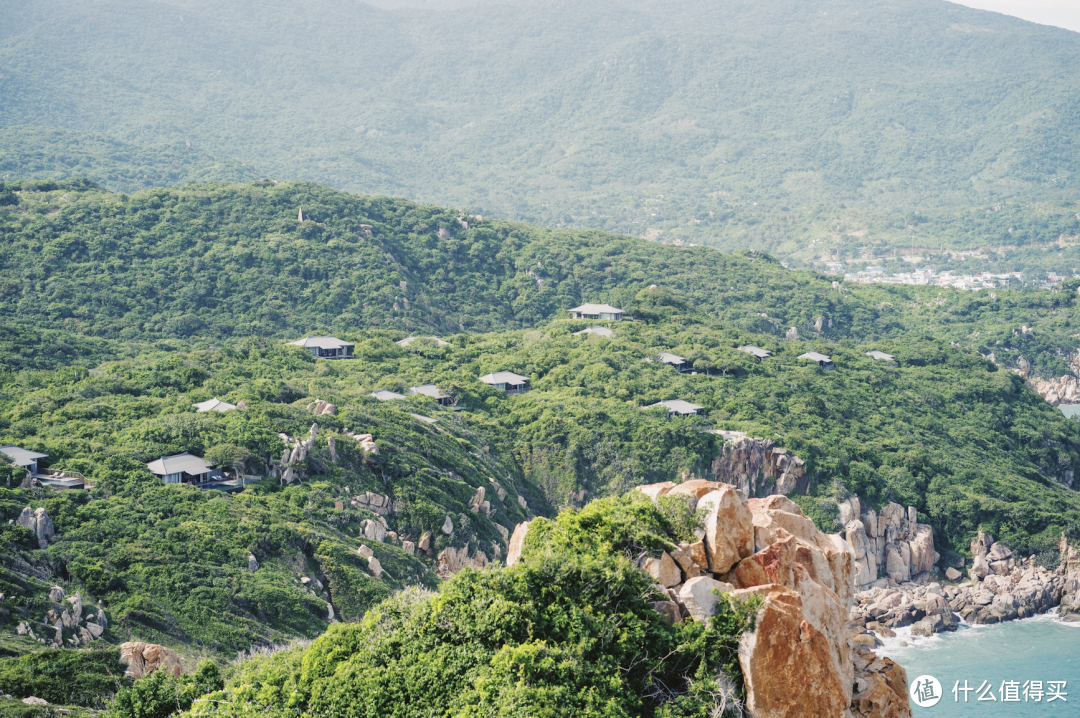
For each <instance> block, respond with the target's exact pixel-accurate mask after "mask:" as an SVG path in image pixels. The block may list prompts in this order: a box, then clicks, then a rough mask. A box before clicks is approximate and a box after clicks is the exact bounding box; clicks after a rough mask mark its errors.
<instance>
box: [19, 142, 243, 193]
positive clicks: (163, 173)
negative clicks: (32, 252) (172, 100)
mask: <svg viewBox="0 0 1080 718" xmlns="http://www.w3.org/2000/svg"><path fill="white" fill-rule="evenodd" d="M0 177H5V178H9V179H10V178H12V177H17V178H34V179H41V180H63V179H68V178H71V177H89V178H90V179H92V180H94V181H96V182H99V183H101V184H102V185H104V186H106V187H108V188H109V189H112V190H114V191H116V192H134V191H136V190H140V189H149V188H150V187H162V186H167V185H182V184H187V183H189V182H250V181H251V180H256V179H259V174H258V173H257V172H256V171H255V170H253V169H251V168H249V167H245V166H243V165H241V164H240V163H239V162H234V161H232V160H224V161H219V160H216V159H214V158H213V157H210V156H209V155H207V154H206V153H205V152H200V151H199V150H196V149H193V148H192V147H191V146H190V143H187V142H183V141H177V142H173V143H167V144H162V145H155V146H142V145H135V144H131V143H128V142H121V141H119V140H117V139H115V138H112V137H107V136H102V135H87V134H83V133H80V132H69V131H62V130H52V129H42V128H37V127H4V128H2V129H0Z"/></svg>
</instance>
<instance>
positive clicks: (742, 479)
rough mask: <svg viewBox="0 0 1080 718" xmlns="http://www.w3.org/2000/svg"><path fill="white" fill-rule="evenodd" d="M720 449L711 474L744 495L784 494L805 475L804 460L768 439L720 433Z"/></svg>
mask: <svg viewBox="0 0 1080 718" xmlns="http://www.w3.org/2000/svg"><path fill="white" fill-rule="evenodd" d="M723 435H724V437H725V441H724V446H723V449H722V451H721V453H720V455H719V456H718V457H716V459H714V460H713V463H712V467H711V470H712V475H713V477H714V478H715V479H716V480H717V481H719V482H722V483H726V484H730V485H732V486H734V487H735V488H737V489H738V490H739V491H742V492H743V493H744V494H746V495H747V496H768V495H770V494H781V495H784V496H787V495H788V494H790V493H791V492H793V491H795V489H796V488H798V486H799V482H800V481H802V479H803V476H804V475H805V467H806V463H805V462H804V461H803V460H802V459H800V458H799V457H797V456H795V455H794V454H792V453H791V452H790V451H788V450H787V449H782V448H780V447H778V446H776V442H774V441H772V440H771V439H756V438H753V437H748V436H745V435H742V434H739V433H738V432H731V433H729V434H723Z"/></svg>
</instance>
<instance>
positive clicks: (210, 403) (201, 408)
mask: <svg viewBox="0 0 1080 718" xmlns="http://www.w3.org/2000/svg"><path fill="white" fill-rule="evenodd" d="M192 406H194V407H195V411H196V412H198V413H202V412H205V411H230V410H232V409H235V408H236V404H230V403H229V402H227V401H222V400H221V399H218V398H217V397H216V396H215V397H214V398H213V399H209V400H207V401H202V402H199V403H198V404H192Z"/></svg>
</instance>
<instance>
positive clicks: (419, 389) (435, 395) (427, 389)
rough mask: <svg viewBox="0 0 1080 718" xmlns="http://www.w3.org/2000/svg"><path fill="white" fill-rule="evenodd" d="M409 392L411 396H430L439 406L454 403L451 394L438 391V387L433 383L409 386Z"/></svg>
mask: <svg viewBox="0 0 1080 718" xmlns="http://www.w3.org/2000/svg"><path fill="white" fill-rule="evenodd" d="M409 394H410V395H411V396H416V395H417V394H419V395H421V396H430V397H431V398H432V399H434V400H435V401H436V402H438V403H439V404H440V405H441V406H450V405H451V404H453V403H454V398H453V397H452V396H450V395H449V394H443V393H442V392H441V391H439V387H437V386H435V385H434V384H421V385H420V386H414V387H410V388H409Z"/></svg>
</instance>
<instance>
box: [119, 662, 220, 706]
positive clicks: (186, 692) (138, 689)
mask: <svg viewBox="0 0 1080 718" xmlns="http://www.w3.org/2000/svg"><path fill="white" fill-rule="evenodd" d="M224 687H225V684H224V683H223V682H222V680H221V671H220V670H219V669H218V667H217V664H216V663H214V662H212V661H203V662H202V663H200V664H199V666H198V668H196V669H195V670H194V671H192V672H191V673H188V674H184V675H180V676H174V675H172V674H171V673H169V672H168V671H156V672H155V673H152V674H150V675H149V676H147V677H145V678H143V679H142V680H139V681H136V682H135V684H134V685H132V686H125V687H124V688H121V689H120V691H119V692H118V693H117V695H116V698H115V700H113V701H112V703H111V705H110V706H109V710H108V712H107V713H106V714H105V715H107V716H108V718H168V716H171V715H174V714H176V713H180V712H182V711H186V710H187V709H188V708H191V704H192V703H193V702H195V701H196V700H197V699H199V698H200V697H202V696H205V695H206V694H207V693H212V692H214V691H220V690H221V689H222V688H224Z"/></svg>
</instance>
